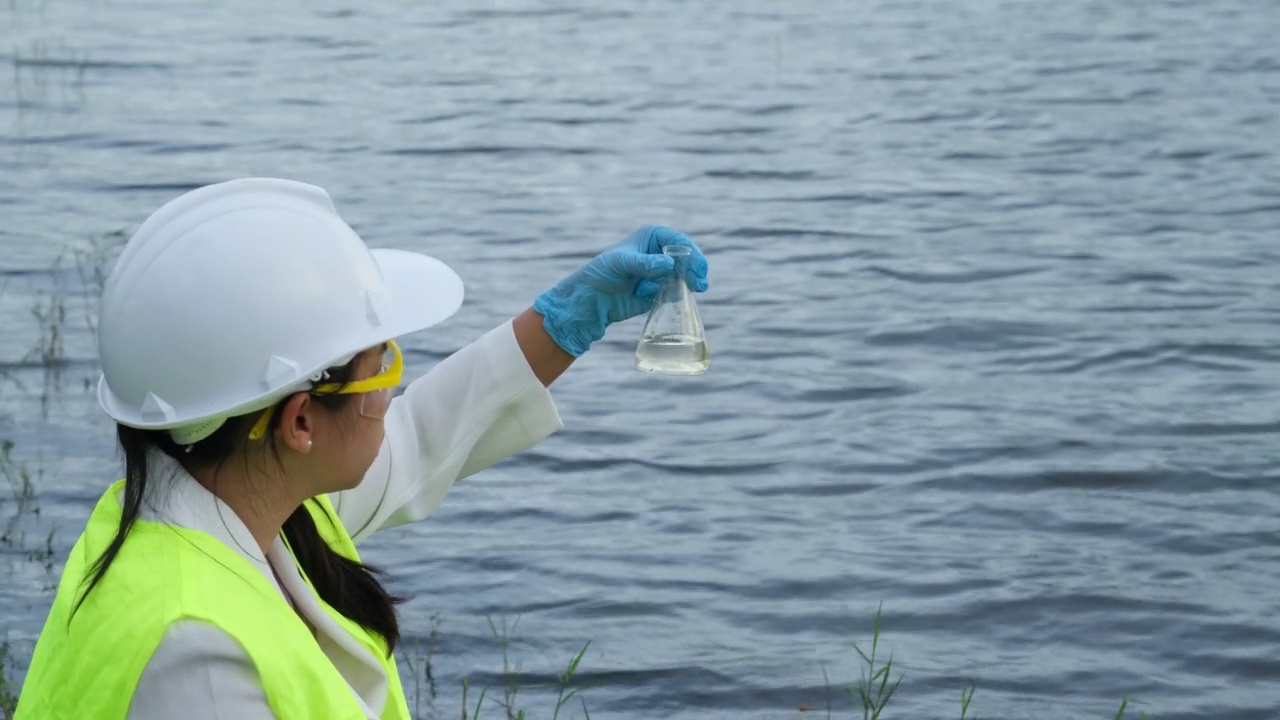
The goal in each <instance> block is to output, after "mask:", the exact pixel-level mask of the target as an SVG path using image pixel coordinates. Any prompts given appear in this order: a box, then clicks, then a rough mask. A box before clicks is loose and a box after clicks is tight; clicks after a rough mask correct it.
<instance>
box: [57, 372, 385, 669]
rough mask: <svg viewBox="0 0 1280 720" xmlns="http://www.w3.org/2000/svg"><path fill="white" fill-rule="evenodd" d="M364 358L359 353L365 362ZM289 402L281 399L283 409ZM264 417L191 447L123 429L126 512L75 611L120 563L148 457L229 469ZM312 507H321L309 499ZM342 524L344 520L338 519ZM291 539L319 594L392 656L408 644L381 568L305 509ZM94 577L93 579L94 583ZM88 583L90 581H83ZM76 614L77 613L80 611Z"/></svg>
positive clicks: (249, 418)
mask: <svg viewBox="0 0 1280 720" xmlns="http://www.w3.org/2000/svg"><path fill="white" fill-rule="evenodd" d="M358 357H359V356H357V358H358ZM355 362H356V360H355V359H352V360H351V362H349V363H347V364H346V365H343V366H342V367H338V368H331V369H330V370H329V372H328V382H332V383H338V384H339V385H342V384H344V383H347V382H350V381H351V379H352V375H353V374H354V371H355ZM312 397H314V398H315V400H316V402H319V403H320V404H321V405H324V406H325V407H327V408H329V409H331V410H335V411H336V410H340V409H342V408H343V407H344V406H345V405H346V403H347V402H349V401H350V399H351V396H350V395H339V394H336V392H335V393H323V394H322V393H314V392H313V393H312ZM287 400H288V398H285V399H284V400H281V401H280V404H281V405H283V404H284V403H285V402H286V401H287ZM279 410H280V408H279V406H277V407H276V412H275V413H274V414H273V416H272V418H271V427H270V430H275V429H276V428H277V427H279V424H280V415H281V413H280V412H279ZM256 418H257V414H256V413H251V414H249V415H241V416H239V417H234V418H230V419H228V420H227V421H226V422H225V423H224V424H223V425H222V427H220V428H218V430H217V431H216V432H214V433H213V434H212V435H210V436H209V437H208V438H205V439H204V440H201V441H200V442H198V443H196V444H194V445H191V446H189V447H184V446H181V445H178V443H177V442H175V441H174V440H173V438H172V437H171V436H170V435H169V433H168V431H166V430H139V429H137V428H131V427H127V426H125V425H117V428H116V435H117V437H118V438H119V441H120V448H121V450H122V451H123V453H124V464H125V483H124V497H123V498H122V500H121V505H122V515H121V517H120V528H119V529H118V530H117V531H116V535H115V537H114V538H112V540H111V544H110V545H108V546H107V549H106V550H105V551H103V553H102V555H101V556H99V557H98V559H97V560H95V561H94V563H93V565H92V566H91V567H90V574H91V575H92V579H90V580H89V584H88V587H87V588H86V589H85V591H84V593H83V594H82V595H81V596H80V599H79V601H78V602H76V605H75V609H77V610H78V609H79V607H80V605H81V604H82V603H83V602H84V601H85V598H87V597H88V595H89V593H90V592H92V591H93V589H94V588H95V587H97V585H98V583H99V582H101V581H102V578H103V576H105V575H106V573H107V569H108V568H109V567H111V563H112V561H113V560H115V558H116V556H117V555H118V554H119V552H120V548H121V547H123V545H124V542H125V537H126V535H128V533H129V529H130V528H131V527H133V523H134V521H135V520H137V518H138V513H139V511H140V510H141V507H142V499H143V497H145V495H146V490H147V479H148V478H147V454H148V452H149V451H150V450H151V449H152V448H158V449H160V450H161V451H163V452H164V453H165V454H166V455H168V456H170V457H172V458H174V459H175V460H177V461H178V462H179V463H181V464H182V465H183V467H185V468H187V469H188V470H189V469H191V468H193V467H210V466H217V465H221V464H222V463H224V462H226V461H227V459H228V458H230V457H231V455H232V453H234V452H235V451H236V450H237V449H238V448H240V447H241V446H242V445H243V443H245V442H246V438H247V437H248V434H249V429H250V428H251V427H252V424H253V421H254V420H256ZM266 441H267V442H268V443H270V444H271V446H272V451H273V452H275V450H276V448H275V433H274V432H268V433H267V440H266ZM307 502H316V501H315V500H314V499H313V500H308V501H307ZM330 520H331V521H332V522H335V523H336V522H338V520H337V519H336V518H330ZM283 531H284V536H285V540H286V541H287V542H288V544H289V549H290V550H292V551H293V556H294V557H295V558H296V559H297V561H298V565H299V566H300V567H301V568H302V571H303V572H304V573H306V575H307V577H308V578H309V579H310V580H311V584H312V585H313V586H314V587H315V589H316V592H317V593H319V595H320V597H321V598H323V599H324V601H325V602H327V603H329V605H330V606H331V607H332V608H333V609H334V610H337V611H338V612H340V613H342V614H343V615H344V616H346V617H347V618H348V619H350V620H352V621H353V622H355V623H358V624H359V625H361V626H362V627H364V628H366V629H368V630H370V631H371V632H374V633H377V634H378V635H381V636H382V638H383V639H384V640H385V641H386V644H387V655H388V657H390V655H391V653H392V652H393V651H394V650H395V647H396V643H397V642H398V641H399V640H400V623H399V620H398V619H397V618H396V610H395V606H396V605H397V604H399V603H401V602H404V598H401V597H397V596H395V595H391V594H390V593H388V592H387V590H386V588H384V587H383V586H382V583H380V582H379V581H378V577H377V576H378V575H380V574H381V571H380V570H378V569H377V568H376V567H374V566H372V565H366V564H364V563H361V562H357V561H355V560H352V559H350V558H347V557H344V556H343V555H340V554H338V553H337V552H335V551H334V550H333V548H331V547H329V544H328V543H327V542H325V541H324V538H322V537H321V536H320V532H319V530H317V529H316V524H315V521H314V520H313V519H312V517H311V513H310V512H309V511H308V510H307V508H306V506H305V504H304V505H300V506H298V509H297V510H295V511H294V512H293V514H292V515H290V516H289V519H288V520H286V521H285V523H284V527H283ZM86 579H88V578H86ZM82 582H83V581H82ZM72 614H73V615H74V610H73V611H72Z"/></svg>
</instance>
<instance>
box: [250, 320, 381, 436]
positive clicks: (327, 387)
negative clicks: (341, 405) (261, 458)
mask: <svg viewBox="0 0 1280 720" xmlns="http://www.w3.org/2000/svg"><path fill="white" fill-rule="evenodd" d="M387 349H388V350H390V351H391V365H390V366H387V365H385V364H384V365H383V368H382V372H380V373H378V374H377V375H374V376H373V377H370V378H366V379H364V380H355V381H352V382H349V383H325V384H323V385H317V386H315V387H313V388H311V389H310V390H307V391H306V392H309V393H313V394H316V395H360V394H362V393H368V392H376V391H378V390H390V389H391V388H394V387H396V386H397V385H399V384H400V381H401V380H402V379H403V378H404V355H402V354H401V353H400V346H399V345H397V344H396V341H395V340H388V341H387ZM277 405H279V403H276V405H272V406H271V407H269V408H267V410H266V412H264V413H262V417H260V418H258V422H256V423H254V424H253V429H252V430H250V431H249V439H250V440H261V439H262V438H263V436H265V435H266V434H267V428H268V427H269V426H270V425H271V418H272V417H273V416H274V415H275V413H276V406H277Z"/></svg>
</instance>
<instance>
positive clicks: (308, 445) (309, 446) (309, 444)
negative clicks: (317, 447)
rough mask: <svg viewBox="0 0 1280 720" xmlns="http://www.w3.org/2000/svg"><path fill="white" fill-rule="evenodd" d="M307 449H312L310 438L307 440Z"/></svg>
mask: <svg viewBox="0 0 1280 720" xmlns="http://www.w3.org/2000/svg"><path fill="white" fill-rule="evenodd" d="M307 449H308V450H310V449H311V441H310V440H308V441H307Z"/></svg>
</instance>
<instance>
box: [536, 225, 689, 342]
mask: <svg viewBox="0 0 1280 720" xmlns="http://www.w3.org/2000/svg"><path fill="white" fill-rule="evenodd" d="M668 245H688V246H689V247H691V248H693V255H692V256H691V257H690V258H689V263H688V268H689V269H688V271H687V273H686V276H685V282H686V283H687V284H688V285H689V289H691V290H693V291H694V292H705V291H706V289H707V258H706V257H705V256H703V254H702V250H701V249H700V248H699V247H698V246H697V244H695V243H694V242H693V241H692V240H690V239H689V238H688V237H687V236H686V235H685V234H684V233H681V232H678V231H676V230H672V229H671V228H669V227H662V226H659V225H646V226H644V227H642V228H640V229H639V230H636V231H635V232H633V233H631V234H630V235H629V236H627V238H626V239H625V240H623V241H621V242H619V243H618V244H617V245H614V246H613V247H611V248H609V249H608V250H605V251H604V252H602V253H600V254H599V255H597V256H596V257H594V258H592V260H591V261H590V262H588V263H587V264H586V265H583V266H582V268H581V269H579V270H578V271H577V272H574V273H573V274H571V275H569V276H568V277H566V278H565V279H564V280H561V281H560V282H559V283H557V284H556V285H555V287H552V288H551V289H549V290H547V291H546V292H544V293H542V294H541V295H539V296H538V297H537V299H536V300H534V302H533V309H534V311H536V312H537V313H539V314H540V315H542V317H543V320H542V326H543V327H545V328H546V329H547V332H548V333H550V335H551V339H552V340H554V341H555V343H556V344H557V345H559V346H560V347H561V348H564V350H565V351H566V352H568V353H569V354H570V355H573V356H575V357H577V356H580V355H582V354H583V353H585V352H586V351H587V349H588V348H590V347H591V343H593V342H595V341H596V340H599V339H600V338H602V337H604V331H605V328H607V327H608V326H609V325H610V324H611V323H616V322H618V321H620V320H626V319H627V318H632V317H635V316H637V315H641V314H644V313H647V312H649V310H650V308H652V307H653V301H654V298H655V297H657V295H658V290H659V289H660V288H661V287H662V280H663V278H664V277H666V275H667V274H668V273H670V272H671V269H672V268H673V267H675V261H674V260H672V259H671V258H669V257H667V256H666V255H663V254H662V248H664V247H666V246H668Z"/></svg>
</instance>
